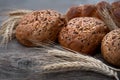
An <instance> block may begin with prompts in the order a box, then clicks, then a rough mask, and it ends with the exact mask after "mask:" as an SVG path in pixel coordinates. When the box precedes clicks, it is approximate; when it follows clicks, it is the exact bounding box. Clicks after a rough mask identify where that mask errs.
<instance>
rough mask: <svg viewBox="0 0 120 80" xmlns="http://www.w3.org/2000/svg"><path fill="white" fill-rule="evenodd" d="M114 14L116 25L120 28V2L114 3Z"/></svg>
mask: <svg viewBox="0 0 120 80" xmlns="http://www.w3.org/2000/svg"><path fill="white" fill-rule="evenodd" d="M112 13H113V15H114V19H115V21H114V22H115V23H116V25H117V26H118V27H119V28H120V1H116V2H113V3H112Z"/></svg>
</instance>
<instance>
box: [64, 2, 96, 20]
mask: <svg viewBox="0 0 120 80" xmlns="http://www.w3.org/2000/svg"><path fill="white" fill-rule="evenodd" d="M96 16H98V15H97V14H96V7H95V5H92V4H85V5H80V6H75V7H71V8H70V9H69V10H68V11H67V13H66V18H67V20H68V21H69V20H71V19H73V18H76V17H96Z"/></svg>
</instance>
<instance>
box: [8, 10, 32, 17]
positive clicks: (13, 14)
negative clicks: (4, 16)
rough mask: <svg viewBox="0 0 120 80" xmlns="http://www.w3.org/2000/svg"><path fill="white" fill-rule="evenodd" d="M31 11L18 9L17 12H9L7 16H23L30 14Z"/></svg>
mask: <svg viewBox="0 0 120 80" xmlns="http://www.w3.org/2000/svg"><path fill="white" fill-rule="evenodd" d="M32 11H33V10H25V9H18V10H15V11H9V12H8V15H9V16H23V15H25V14H27V13H30V12H32Z"/></svg>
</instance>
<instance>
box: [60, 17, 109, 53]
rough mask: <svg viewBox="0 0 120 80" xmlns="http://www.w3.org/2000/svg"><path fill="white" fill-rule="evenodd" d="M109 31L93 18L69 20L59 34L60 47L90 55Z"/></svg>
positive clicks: (102, 23)
mask: <svg viewBox="0 0 120 80" xmlns="http://www.w3.org/2000/svg"><path fill="white" fill-rule="evenodd" d="M108 31H109V29H108V28H107V26H106V25H105V24H104V22H102V21H101V20H99V19H97V18H93V17H80V18H74V19H71V20H70V21H69V22H68V24H67V26H66V27H63V28H62V30H61V31H60V34H59V42H60V44H61V45H62V46H64V47H66V48H70V49H72V50H75V51H78V52H82V53H83V54H88V55H91V54H93V53H95V50H96V48H97V47H98V46H99V45H100V43H101V41H102V38H103V37H104V36H105V34H106V33H107V32H108Z"/></svg>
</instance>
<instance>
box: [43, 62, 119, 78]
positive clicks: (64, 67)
mask: <svg viewBox="0 0 120 80" xmlns="http://www.w3.org/2000/svg"><path fill="white" fill-rule="evenodd" d="M42 69H43V72H44V73H54V72H64V71H72V70H86V71H94V72H98V73H102V74H104V75H107V76H111V77H115V78H116V80H119V78H118V75H117V72H116V71H114V70H112V69H110V68H108V67H106V66H104V65H100V64H97V63H93V62H91V63H90V62H80V61H75V62H67V61H66V62H61V63H53V64H48V65H45V66H42Z"/></svg>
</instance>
